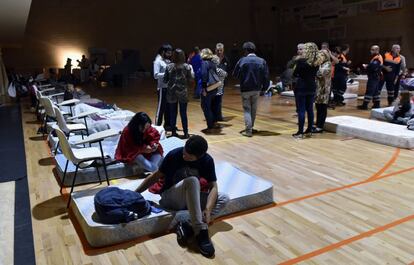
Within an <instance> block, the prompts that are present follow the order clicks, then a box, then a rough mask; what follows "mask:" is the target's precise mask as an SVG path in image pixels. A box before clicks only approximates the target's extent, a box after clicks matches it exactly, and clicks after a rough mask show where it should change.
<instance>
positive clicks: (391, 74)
mask: <svg viewBox="0 0 414 265" xmlns="http://www.w3.org/2000/svg"><path fill="white" fill-rule="evenodd" d="M400 51H401V47H400V45H398V44H394V45H392V49H391V52H387V53H385V55H384V67H383V71H382V72H383V75H384V78H383V80H381V82H380V84H379V88H380V91H381V90H382V88H383V86H384V83H385V87H386V88H387V94H388V105H389V106H391V105H392V103H393V102H394V100H395V97H394V91H395V89H396V86H399V84H397V82H398V77H399V74H400V69H401V56H400ZM397 89H398V87H397Z"/></svg>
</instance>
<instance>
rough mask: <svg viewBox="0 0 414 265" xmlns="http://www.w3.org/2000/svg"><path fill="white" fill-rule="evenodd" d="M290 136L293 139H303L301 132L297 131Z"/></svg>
mask: <svg viewBox="0 0 414 265" xmlns="http://www.w3.org/2000/svg"><path fill="white" fill-rule="evenodd" d="M292 137H293V138H295V139H303V133H300V132H297V133H294V134H292Z"/></svg>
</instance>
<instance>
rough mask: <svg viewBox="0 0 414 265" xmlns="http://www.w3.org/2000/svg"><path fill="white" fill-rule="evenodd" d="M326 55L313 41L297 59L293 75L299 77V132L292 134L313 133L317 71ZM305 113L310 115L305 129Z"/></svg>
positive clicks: (297, 90) (305, 46) (308, 134)
mask: <svg viewBox="0 0 414 265" xmlns="http://www.w3.org/2000/svg"><path fill="white" fill-rule="evenodd" d="M323 58H324V56H323V55H322V53H321V52H319V50H318V46H316V44H315V43H313V42H308V43H305V45H304V47H303V53H302V55H300V56H299V57H298V59H297V61H296V68H295V71H294V73H293V76H295V77H297V82H296V86H295V100H296V105H297V111H298V125H299V129H298V132H297V133H295V134H293V135H292V136H293V137H295V138H299V139H301V138H303V136H304V135H306V136H311V135H312V127H313V119H314V113H313V103H314V100H315V94H316V81H315V77H316V73H317V72H318V69H319V66H320V65H321V63H322V62H323ZM305 114H307V116H308V128H307V129H306V131H304V126H305Z"/></svg>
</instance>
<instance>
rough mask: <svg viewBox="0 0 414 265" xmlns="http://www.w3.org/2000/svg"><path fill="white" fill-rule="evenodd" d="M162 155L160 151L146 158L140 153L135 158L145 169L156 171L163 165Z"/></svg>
mask: <svg viewBox="0 0 414 265" xmlns="http://www.w3.org/2000/svg"><path fill="white" fill-rule="evenodd" d="M161 162H162V155H160V154H159V153H153V154H152V155H151V157H150V159H146V158H145V157H144V156H143V155H138V156H137V157H136V158H135V163H137V164H138V165H140V166H141V167H142V168H144V170H145V171H149V172H155V171H157V170H158V167H159V166H160V165H161Z"/></svg>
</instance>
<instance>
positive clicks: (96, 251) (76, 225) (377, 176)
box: [45, 140, 414, 264]
mask: <svg viewBox="0 0 414 265" xmlns="http://www.w3.org/2000/svg"><path fill="white" fill-rule="evenodd" d="M45 143H46V145H47V147H49V145H48V143H47V140H45ZM47 149H48V151H49V154H50V155H51V150H50V148H47ZM399 153H400V149H396V151H395V152H394V154H393V156H392V157H391V159H390V160H389V161H388V162H387V163H386V164H385V165H384V166H383V167H382V168H381V169H380V170H379V171H377V172H376V173H374V174H373V175H372V176H371V177H370V178H368V179H366V180H363V181H359V182H356V183H353V184H349V185H345V186H342V187H337V188H333V189H329V190H326V191H322V192H318V193H314V194H310V195H306V196H303V197H299V198H295V199H292V200H288V201H284V202H281V203H274V204H270V205H266V206H262V207H259V208H257V209H251V210H247V211H242V212H239V213H235V214H232V215H229V216H224V217H221V218H218V219H217V220H215V222H218V221H224V220H227V219H232V218H235V217H240V216H243V215H247V214H251V213H254V212H257V211H260V210H265V209H270V208H274V207H281V206H284V205H287V204H290V203H294V202H298V201H302V200H306V199H309V198H314V197H318V196H321V195H325V194H329V193H332V192H336V191H339V190H343V189H347V188H352V187H354V186H358V185H362V184H365V183H370V182H375V181H377V180H380V179H383V178H387V177H391V176H394V175H398V174H401V173H405V172H409V171H412V170H414V167H411V168H407V169H403V170H399V171H396V172H392V173H389V174H387V175H384V176H380V175H381V174H382V173H383V172H385V171H386V170H387V169H388V168H389V167H391V166H392V164H393V163H394V162H395V161H396V159H397V158H398V156H399ZM55 177H56V179H57V180H59V178H58V177H57V176H55ZM61 195H62V199H63V200H64V201H66V200H67V199H68V197H69V194H68V190H67V189H66V187H64V186H63V189H62V194H61ZM68 214H69V218H70V219H71V221H72V224H73V226H74V228H75V230H76V232H77V234H78V235H79V238H80V241H81V243H82V246H83V250H84V252H85V254H87V255H96V254H99V253H103V252H106V251H111V250H115V249H119V248H122V247H128V246H131V244H137V243H142V242H145V241H147V240H150V239H154V238H157V237H159V236H162V235H165V234H167V233H168V232H169V231H165V232H164V233H160V234H157V235H148V236H143V237H140V238H137V239H133V240H131V241H128V242H124V243H120V244H116V245H113V246H107V247H102V248H93V247H91V246H90V245H89V243H88V242H87V240H86V238H85V235H84V234H83V231H82V229H81V227H80V224H79V223H78V222H77V220H76V218H73V211H72V209H71V208H70V209H68ZM412 219H414V215H413V217H412ZM410 220H411V219H410ZM396 222H397V221H396ZM394 223H395V222H393V223H391V224H388V225H386V226H384V227H388V226H389V225H391V227H393V226H396V225H397V224H394ZM392 224H394V225H392ZM380 228H381V227H380ZM380 228H376V229H374V230H371V231H368V232H365V233H371V234H375V233H378V232H379V231H378V232H372V231H376V230H377V229H380ZM386 229H388V228H385V229H384V230H386ZM381 231H383V230H381ZM365 233H362V234H360V235H358V236H361V235H363V234H365ZM358 236H355V237H353V238H356V237H358ZM367 236H369V235H367ZM363 237H364V236H363ZM365 237H366V236H365ZM351 239H352V238H351ZM348 240H349V239H348ZM355 240H358V239H354V240H353V241H355ZM344 241H346V240H344ZM341 242H343V241H341ZM341 242H338V243H336V244H339V243H341ZM351 242H352V241H351ZM336 244H333V245H332V246H335V245H336ZM345 244H348V243H342V245H345ZM342 245H340V246H342ZM328 247H329V246H328ZM328 247H325V248H328ZM338 247H339V246H338ZM325 248H324V249H325ZM334 248H337V247H334ZM327 251H329V250H326V251H325V252H327ZM312 253H313V252H312ZM323 253H324V252H323ZM308 254H309V253H308ZM321 254H322V253H321ZM306 255H307V254H306ZM316 255H320V254H316ZM301 257H302V256H301ZM298 258H299V257H298ZM293 260H294V259H293ZM288 264H289V263H288ZM290 264H294V263H290Z"/></svg>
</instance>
